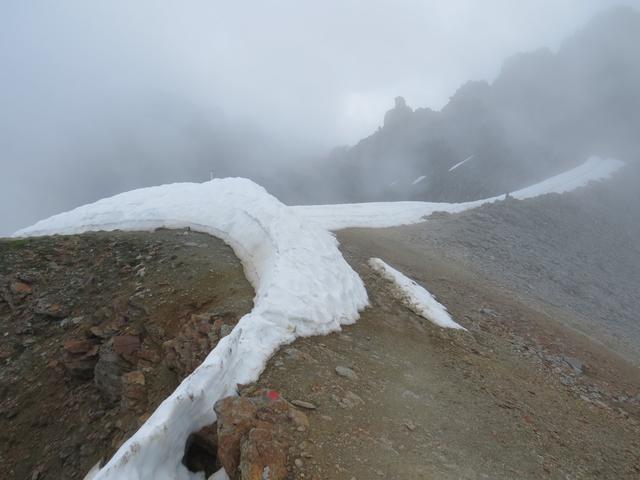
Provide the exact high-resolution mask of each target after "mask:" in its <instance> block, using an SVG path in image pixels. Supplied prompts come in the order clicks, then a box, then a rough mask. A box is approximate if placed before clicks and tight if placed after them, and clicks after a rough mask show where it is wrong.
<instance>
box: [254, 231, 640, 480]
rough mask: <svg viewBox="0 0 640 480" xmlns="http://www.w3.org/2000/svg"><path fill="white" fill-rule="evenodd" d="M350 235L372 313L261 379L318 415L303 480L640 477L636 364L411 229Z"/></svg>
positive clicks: (300, 350) (296, 348) (300, 348)
mask: <svg viewBox="0 0 640 480" xmlns="http://www.w3.org/2000/svg"><path fill="white" fill-rule="evenodd" d="M338 237H339V240H340V242H341V245H342V251H343V253H344V255H345V257H346V258H347V260H348V261H349V262H350V263H351V265H352V266H353V267H354V269H356V270H357V271H358V272H359V273H360V274H361V276H362V278H363V279H364V280H365V283H366V286H367V289H368V292H369V296H370V300H371V307H370V308H368V309H367V310H366V311H365V312H364V313H363V315H362V317H361V319H360V320H359V321H358V323H357V324H356V325H354V326H350V327H346V328H345V329H344V331H343V333H341V334H333V335H329V336H327V337H313V338H306V339H300V340H298V341H296V342H295V343H294V344H293V345H291V346H290V347H288V348H284V349H283V350H282V351H281V352H279V353H278V354H277V355H276V356H275V357H274V358H273V359H271V361H270V362H269V365H268V367H267V370H266V371H265V373H264V374H263V376H262V377H261V379H260V384H261V385H263V386H266V387H269V388H274V389H276V390H279V391H281V392H282V393H283V395H284V396H285V397H286V398H288V399H299V400H304V401H307V402H311V403H313V404H314V405H316V406H317V409H316V410H312V411H310V413H309V417H310V421H311V428H310V434H309V439H308V441H307V442H305V443H304V444H303V445H299V446H297V448H296V449H295V451H296V454H298V452H302V453H301V454H300V457H299V459H298V462H297V470H296V478H305V479H325V478H326V479H346V480H353V479H356V480H360V479H371V478H385V479H429V478H434V479H485V478H486V479H509V480H512V479H516V478H517V479H539V478H551V479H563V480H564V479H587V478H598V479H616V480H617V479H631V478H634V479H635V478H638V477H639V476H640V427H639V420H640V411H639V407H638V404H639V403H640V397H639V396H638V394H639V386H640V375H639V373H638V369H637V368H635V367H633V366H632V365H630V364H629V363H627V362H626V361H625V360H623V359H621V358H619V357H618V356H616V355H615V354H613V353H612V352H611V351H609V350H607V349H606V348H604V347H602V346H600V345H599V344H597V343H594V342H593V341H591V340H590V339H589V338H587V337H586V336H584V335H582V334H579V333H577V332H576V331H573V330H571V329H569V328H566V327H563V326H562V323H561V322H558V321H557V320H558V318H557V315H559V314H562V315H569V314H568V313H567V312H558V311H557V310H554V309H551V308H547V307H546V306H544V305H537V304H535V302H527V303H524V302H523V301H522V300H520V299H518V298H517V297H516V296H514V295H512V293H511V292H509V291H507V290H505V289H503V288H501V287H499V286H497V285H496V284H494V283H492V282H491V281H489V280H487V279H486V278H483V277H482V276H479V275H476V274H473V273H471V272H469V271H468V270H467V269H466V268H465V267H463V266H462V265H461V264H457V263H456V262H455V261H453V260H451V259H446V260H445V259H443V258H442V256H440V255H439V254H438V252H437V251H435V250H429V248H428V247H425V246H424V245H420V244H415V245H412V244H411V241H410V239H409V238H408V237H407V236H406V235H405V234H403V232H402V230H401V229H388V230H350V231H344V232H341V233H340V234H339V235H338ZM371 256H379V257H381V258H383V259H384V260H385V261H387V262H388V263H390V264H391V265H393V266H394V267H397V268H399V269H400V270H401V271H403V272H404V273H405V274H407V275H409V276H411V277H412V278H414V279H415V280H417V281H418V282H419V283H421V284H423V285H424V286H426V287H427V288H428V289H429V290H430V291H431V292H432V293H434V294H435V295H436V296H437V297H438V299H439V300H440V301H441V302H442V303H444V304H445V305H446V306H447V307H448V308H449V310H450V312H451V313H452V315H453V318H454V320H456V321H458V322H459V323H461V324H463V325H464V326H465V327H466V328H467V329H468V332H458V331H451V330H443V329H440V328H438V327H435V326H433V325H431V324H430V323H428V322H426V321H425V320H423V319H421V318H419V317H417V316H416V315H414V314H413V313H412V312H410V311H409V310H408V309H406V308H404V307H402V306H401V305H399V304H398V303H397V302H396V301H395V300H394V299H393V298H392V297H391V295H390V294H389V293H388V284H386V283H385V282H384V281H382V280H381V279H380V278H379V277H378V276H377V275H376V274H374V273H373V272H372V271H371V270H370V269H369V267H368V266H367V265H366V261H367V259H368V258H369V257H371ZM534 307H535V308H534ZM336 367H347V368H349V369H351V370H352V371H353V375H351V373H350V372H349V371H348V370H347V371H342V369H341V372H342V373H343V375H339V374H338V373H337V372H336ZM345 374H346V376H344V375H345Z"/></svg>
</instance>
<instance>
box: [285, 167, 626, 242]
mask: <svg viewBox="0 0 640 480" xmlns="http://www.w3.org/2000/svg"><path fill="white" fill-rule="evenodd" d="M623 165H624V163H623V162H621V161H619V160H614V159H602V158H598V157H591V158H590V159H589V160H587V161H586V162H584V163H583V164H582V165H580V166H578V167H576V168H574V169H571V170H568V171H566V172H564V173H561V174H560V175H556V176H555V177H552V178H549V179H547V180H544V181H542V182H540V183H537V184H535V185H532V186H530V187H527V188H523V189H522V190H518V191H516V192H513V193H511V194H510V195H511V196H512V197H514V198H517V199H521V200H522V199H526V198H531V197H535V196H538V195H545V194H548V193H563V192H567V191H570V190H574V189H576V188H579V187H583V186H585V185H587V184H588V183H590V182H594V181H599V180H604V179H606V178H609V177H610V176H611V175H612V174H613V173H614V172H616V171H617V170H618V169H620V168H621V167H622V166H623ZM504 198H505V195H498V196H496V197H491V198H486V199H482V200H475V201H472V202H465V203H436V202H372V203H351V204H338V205H304V206H296V207H292V208H293V209H294V210H295V211H296V212H298V213H299V214H300V215H301V216H303V217H305V218H307V219H309V220H311V221H313V222H315V223H316V224H317V225H319V226H321V227H322V228H324V229H327V230H332V231H335V230H341V229H343V228H351V227H362V228H384V227H394V226H398V225H408V224H412V223H419V222H422V221H423V220H424V217H427V216H429V215H431V214H432V213H434V212H448V213H458V212H462V211H464V210H469V209H471V208H476V207H479V206H481V205H483V204H485V203H492V202H496V201H499V200H504Z"/></svg>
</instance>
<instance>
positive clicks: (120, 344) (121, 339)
mask: <svg viewBox="0 0 640 480" xmlns="http://www.w3.org/2000/svg"><path fill="white" fill-rule="evenodd" d="M113 350H114V351H115V352H116V353H117V354H118V355H121V356H122V357H123V358H124V359H125V360H128V361H131V362H134V361H135V359H134V357H133V355H134V354H135V353H136V352H137V351H138V350H140V338H138V337H137V336H136V335H118V336H117V337H113Z"/></svg>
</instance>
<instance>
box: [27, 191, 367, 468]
mask: <svg viewBox="0 0 640 480" xmlns="http://www.w3.org/2000/svg"><path fill="white" fill-rule="evenodd" d="M158 227H167V228H184V227H191V228H192V229H193V230H196V231H201V232H206V233H209V234H211V235H214V236H216V237H219V238H221V239H223V240H224V241H225V242H227V243H228V244H229V245H230V246H231V247H232V248H233V250H234V251H235V253H236V255H237V256H238V257H239V258H240V260H241V261H242V263H243V265H244V267H245V272H246V274H247V277H248V279H249V280H250V281H251V282H252V284H253V286H254V288H255V291H256V296H255V298H254V308H253V310H252V311H251V312H250V313H249V314H247V315H245V316H244V317H243V318H242V319H240V321H239V323H238V324H237V326H236V327H235V328H234V329H233V331H232V332H231V333H230V334H229V335H228V336H226V337H224V338H223V339H221V340H220V342H219V343H218V345H217V346H216V348H215V349H214V350H213V351H212V352H211V353H210V354H209V355H208V356H207V358H206V359H205V361H204V362H203V363H202V365H200V366H199V367H198V368H197V369H196V370H195V371H194V372H193V373H192V374H191V375H190V376H189V377H187V378H186V379H185V380H184V381H183V382H182V383H181V384H180V385H179V386H178V388H177V389H176V390H175V391H174V392H173V393H172V394H171V395H170V396H169V397H168V398H167V399H165V400H164V401H163V402H162V404H161V405H160V406H159V407H158V408H157V409H156V411H155V412H154V413H153V414H152V415H151V417H150V418H149V419H148V420H147V421H146V422H145V423H144V425H142V427H141V428H140V429H139V430H138V431H137V432H136V433H135V434H134V435H133V436H132V437H131V438H130V439H129V440H128V441H127V442H126V443H125V444H124V445H123V446H122V447H121V448H120V449H119V450H118V451H117V452H116V454H115V455H114V456H113V457H112V459H111V460H110V461H109V463H108V464H107V465H105V466H104V467H103V468H102V469H100V470H99V471H92V473H91V475H88V476H87V478H93V479H101V480H103V479H120V480H122V479H129V480H141V479H156V480H194V479H202V476H201V475H197V474H194V473H192V472H190V471H188V470H187V468H186V467H185V466H184V465H182V463H181V460H182V456H183V454H184V448H185V443H186V441H187V437H188V436H189V434H191V433H192V432H194V431H197V430H199V429H200V428H202V427H203V426H205V425H208V424H211V423H213V422H214V421H215V420H216V416H215V413H214V411H213V404H214V403H215V402H216V401H217V400H218V399H220V398H223V397H225V396H229V395H233V394H235V393H236V385H237V384H238V383H242V384H244V383H249V382H251V381H254V380H256V379H257V378H258V376H259V374H260V373H261V372H262V370H263V369H264V366H265V364H266V361H267V360H268V358H269V357H270V356H271V355H272V354H273V353H274V352H275V351H276V350H277V348H278V347H279V346H281V345H283V344H286V343H289V342H292V341H293V340H294V339H295V338H296V337H298V336H307V335H317V334H326V333H329V332H331V331H335V330H339V329H340V326H341V325H344V324H350V323H353V322H355V321H356V319H357V318H358V312H359V310H362V309H363V308H364V307H365V306H366V305H367V303H368V301H367V294H366V290H365V288H364V285H363V283H362V280H361V279H360V277H359V276H358V275H357V274H356V273H355V272H354V271H353V270H352V269H351V267H349V265H348V264H347V262H346V261H345V260H344V258H343V257H342V255H341V254H340V251H339V250H338V248H337V241H336V239H335V237H334V236H333V235H332V234H331V233H329V232H328V231H326V230H323V229H321V228H319V227H317V226H315V225H314V224H308V223H307V222H303V221H302V220H301V219H300V217H299V216H298V215H297V214H296V213H295V212H294V211H293V210H292V209H290V208H288V207H286V206H285V205H283V204H282V203H280V202H279V201H278V200H277V199H276V198H275V197H273V196H271V195H269V194H268V193H267V192H266V190H264V189H263V188H262V187H260V186H258V185H256V184H255V183H253V182H251V181H249V180H246V179H237V178H235V179H234V178H232V179H215V180H212V181H210V182H206V183H203V184H193V183H181V184H172V185H163V186H159V187H152V188H144V189H139V190H133V191H131V192H127V193H123V194H120V195H116V196H114V197H111V198H107V199H104V200H100V201H98V202H95V203H93V204H90V205H85V206H82V207H79V208H76V209H75V210H72V211H69V212H66V213H62V214H60V215H56V216H53V217H51V218H49V219H46V220H42V221H40V222H38V223H36V224H35V225H34V226H32V227H29V228H26V229H24V230H21V231H19V232H17V233H16V234H15V236H26V235H31V236H35V235H50V234H55V233H60V234H74V233H81V232H85V231H90V230H114V229H123V230H152V229H155V228H158Z"/></svg>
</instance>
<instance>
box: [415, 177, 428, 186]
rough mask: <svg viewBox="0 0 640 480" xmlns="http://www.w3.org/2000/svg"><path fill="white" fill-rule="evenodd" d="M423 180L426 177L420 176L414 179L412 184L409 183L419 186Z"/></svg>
mask: <svg viewBox="0 0 640 480" xmlns="http://www.w3.org/2000/svg"><path fill="white" fill-rule="evenodd" d="M425 178H427V176H426V175H420V176H419V177H418V178H416V179H415V180H414V181H413V182H411V185H417V184H419V183H420V182H421V181H423V180H424V179H425Z"/></svg>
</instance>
